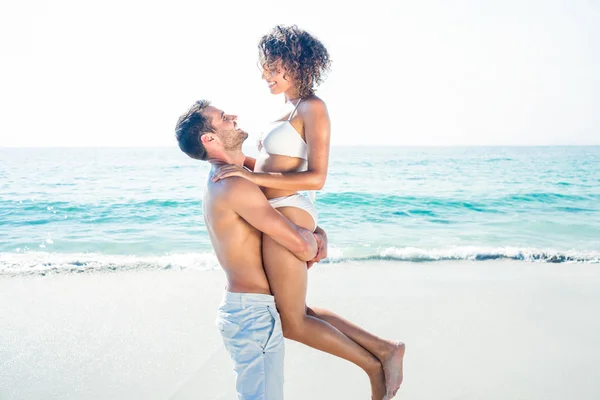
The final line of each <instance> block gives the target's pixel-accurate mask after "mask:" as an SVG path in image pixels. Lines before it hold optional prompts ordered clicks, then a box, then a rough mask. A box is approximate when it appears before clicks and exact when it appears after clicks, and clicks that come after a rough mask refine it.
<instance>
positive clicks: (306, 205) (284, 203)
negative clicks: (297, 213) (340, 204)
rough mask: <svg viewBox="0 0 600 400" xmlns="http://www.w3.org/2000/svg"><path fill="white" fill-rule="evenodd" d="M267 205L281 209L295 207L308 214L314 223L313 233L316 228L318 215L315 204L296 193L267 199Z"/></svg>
mask: <svg viewBox="0 0 600 400" xmlns="http://www.w3.org/2000/svg"><path fill="white" fill-rule="evenodd" d="M269 203H271V205H272V206H273V208H276V209H277V208H281V207H296V208H299V209H301V210H304V211H306V212H307V213H309V214H310V216H311V217H312V219H313V221H315V227H314V229H313V231H314V230H315V229H316V228H317V222H318V221H319V214H318V213H317V207H316V206H315V203H313V202H312V201H310V199H309V198H308V197H306V196H304V195H302V194H299V193H296V194H292V195H289V196H285V197H275V198H273V199H269Z"/></svg>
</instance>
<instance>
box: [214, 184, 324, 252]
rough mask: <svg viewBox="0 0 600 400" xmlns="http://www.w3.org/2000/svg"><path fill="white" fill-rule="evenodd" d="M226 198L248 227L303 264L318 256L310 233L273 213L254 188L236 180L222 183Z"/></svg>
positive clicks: (257, 189)
mask: <svg viewBox="0 0 600 400" xmlns="http://www.w3.org/2000/svg"><path fill="white" fill-rule="evenodd" d="M222 184H227V185H228V188H227V198H228V200H229V203H230V205H231V207H232V209H233V210H234V211H235V212H236V213H237V214H238V215H239V216H240V217H242V218H243V219H245V220H246V221H247V222H248V223H249V224H250V225H252V226H254V227H255V228H256V229H258V230H259V231H261V232H263V233H264V234H266V235H269V236H270V237H271V238H272V239H273V240H275V241H276V242H277V243H279V244H280V245H282V246H283V247H285V248H286V249H288V250H289V251H290V252H292V253H293V254H294V255H295V256H296V257H297V258H298V259H300V260H302V261H309V260H312V259H313V258H314V257H315V255H316V254H317V248H318V247H317V241H316V239H315V237H314V236H313V234H312V232H311V231H309V230H307V229H304V228H302V227H300V226H298V225H296V224H294V223H293V222H291V221H290V220H288V219H287V218H285V217H284V216H283V215H281V213H279V212H278V211H276V210H275V209H274V208H273V207H272V206H271V204H269V201H268V200H267V198H266V197H265V195H264V194H263V192H262V191H261V190H260V189H259V188H258V186H256V185H255V184H253V183H251V182H249V181H247V180H245V179H243V178H238V177H233V178H231V179H228V180H225V181H223V182H222Z"/></svg>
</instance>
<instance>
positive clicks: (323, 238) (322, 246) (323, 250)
mask: <svg viewBox="0 0 600 400" xmlns="http://www.w3.org/2000/svg"><path fill="white" fill-rule="evenodd" d="M313 235H314V236H315V239H316V241H317V246H318V250H317V255H316V256H315V258H313V259H312V260H310V261H308V262H307V263H306V269H309V268H310V267H312V266H313V264H314V263H318V262H319V261H321V260H323V259H325V258H327V234H326V233H325V231H324V230H323V229H321V228H319V227H317V229H315V233H313Z"/></svg>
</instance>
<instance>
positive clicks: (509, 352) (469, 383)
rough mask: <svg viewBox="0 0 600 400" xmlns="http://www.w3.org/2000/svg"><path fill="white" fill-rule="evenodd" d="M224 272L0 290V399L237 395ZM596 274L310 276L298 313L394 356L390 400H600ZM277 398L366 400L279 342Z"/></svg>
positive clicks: (331, 268)
mask: <svg viewBox="0 0 600 400" xmlns="http://www.w3.org/2000/svg"><path fill="white" fill-rule="evenodd" d="M224 283H225V281H224V275H223V274H222V272H221V271H220V270H213V271H204V272H203V271H173V270H164V271H137V272H135V271H130V272H112V273H81V274H63V275H47V276H30V277H3V278H0V399H2V400H12V399H235V391H234V383H233V382H234V381H233V379H234V377H233V372H232V370H231V364H230V361H229V358H228V356H227V354H226V352H225V350H224V348H223V346H222V344H221V338H220V336H219V334H218V332H217V330H216V327H215V326H214V319H215V312H216V308H217V306H218V304H219V302H220V298H221V294H222V291H223V287H224ZM599 289H600V272H599V270H598V265H597V264H556V265H555V264H549V263H526V262H513V261H503V262H500V261H498V262H467V261H461V262H437V263H398V262H394V263H392V262H386V261H377V262H375V261H374V262H367V263H343V264H325V265H317V266H315V268H314V269H313V270H311V271H310V280H309V296H308V302H309V304H312V305H319V306H322V307H327V308H330V309H331V310H333V311H335V312H337V313H339V314H341V315H342V316H344V317H346V318H348V319H350V320H351V321H354V322H356V323H358V324H359V325H362V326H363V327H365V328H367V329H369V330H371V331H373V332H375V333H377V334H379V335H380V336H383V337H387V338H394V339H401V340H403V341H405V342H406V344H407V354H406V359H405V380H404V384H403V386H402V388H401V390H400V392H399V395H398V396H397V398H399V399H406V400H408V399H414V400H422V399H435V400H445V399H447V400H455V399H489V400H496V399H497V400H500V399H502V400H505V399H515V400H516V399H527V400H533V399H540V400H541V399H544V400H553V399H556V400H558V399H560V400H564V399H577V400H588V399H589V400H595V399H598V398H600V384H599V382H600V368H599V367H598V365H599V363H600V339H599V338H600V320H599V319H598V318H597V315H599V314H600V290H599ZM286 346H287V348H286V351H287V354H286V370H285V373H286V388H285V394H286V399H289V400H300V399H309V398H310V399H348V400H353V399H357V400H362V399H368V398H369V387H368V380H367V378H366V376H365V375H364V374H363V373H362V371H360V370H359V369H358V368H357V367H355V366H354V365H352V364H349V363H347V362H345V361H342V360H340V359H336V358H334V357H332V356H329V355H326V354H323V353H320V352H317V351H315V350H312V349H309V348H307V347H304V346H303V345H299V344H297V343H293V342H290V341H287V343H286Z"/></svg>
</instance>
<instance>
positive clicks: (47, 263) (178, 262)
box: [0, 251, 219, 276]
mask: <svg viewBox="0 0 600 400" xmlns="http://www.w3.org/2000/svg"><path fill="white" fill-rule="evenodd" d="M215 268H219V262H218V260H217V257H216V256H215V255H214V253H183V254H172V255H163V256H133V255H108V254H98V253H50V252H41V251H40V252H38V251H36V252H27V253H0V276H3V275H4V276H23V275H47V274H63V273H82V272H111V271H136V270H168V269H175V270H177V269H179V270H183V269H192V270H200V271H205V270H211V269H215Z"/></svg>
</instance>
